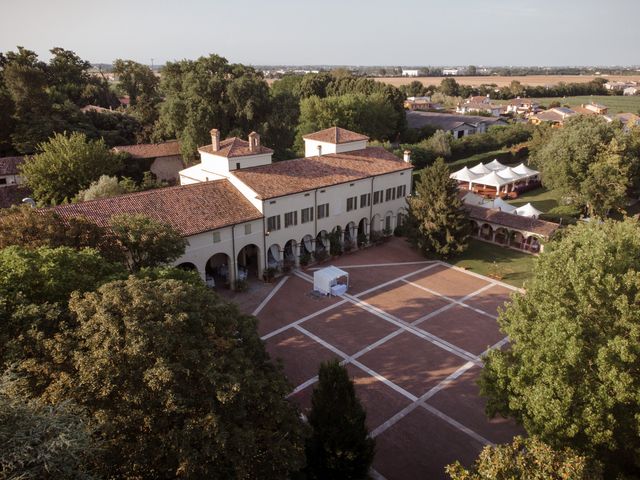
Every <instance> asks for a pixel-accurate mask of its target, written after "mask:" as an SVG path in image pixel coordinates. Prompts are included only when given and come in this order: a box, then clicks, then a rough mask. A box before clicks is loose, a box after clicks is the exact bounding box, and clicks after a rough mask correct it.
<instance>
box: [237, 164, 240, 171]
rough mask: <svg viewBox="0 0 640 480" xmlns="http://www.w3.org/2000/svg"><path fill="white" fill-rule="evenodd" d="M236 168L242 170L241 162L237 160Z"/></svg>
mask: <svg viewBox="0 0 640 480" xmlns="http://www.w3.org/2000/svg"><path fill="white" fill-rule="evenodd" d="M236 170H240V162H236Z"/></svg>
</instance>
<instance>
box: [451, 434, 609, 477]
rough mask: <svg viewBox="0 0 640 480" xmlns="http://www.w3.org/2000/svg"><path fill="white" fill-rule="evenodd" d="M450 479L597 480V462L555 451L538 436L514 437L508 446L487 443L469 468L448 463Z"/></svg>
mask: <svg viewBox="0 0 640 480" xmlns="http://www.w3.org/2000/svg"><path fill="white" fill-rule="evenodd" d="M447 473H448V474H449V477H450V478H451V480H507V479H514V480H515V479H523V480H524V479H526V480H565V479H568V478H570V479H571V480H598V479H602V478H604V477H603V476H602V471H601V469H600V468H599V466H598V465H597V464H594V463H593V462H591V461H590V460H589V459H588V458H587V457H584V456H581V455H579V454H577V453H576V452H574V451H573V450H571V449H569V448H565V449H562V450H554V449H553V448H551V447H550V446H549V445H546V444H545V443H543V442H541V441H540V440H539V439H537V438H535V437H533V438H527V439H523V438H522V437H515V438H514V439H513V442H512V443H510V444H507V445H498V446H495V447H492V446H487V447H485V448H484V449H483V450H482V452H481V453H480V455H479V457H478V459H477V460H476V462H475V465H474V466H473V468H472V469H471V470H467V469H465V468H464V467H463V466H462V465H461V464H460V463H459V462H456V463H454V464H453V465H449V466H448V467H447Z"/></svg>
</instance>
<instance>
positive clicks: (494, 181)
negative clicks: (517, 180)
mask: <svg viewBox="0 0 640 480" xmlns="http://www.w3.org/2000/svg"><path fill="white" fill-rule="evenodd" d="M473 183H476V184H478V185H486V186H488V187H495V188H500V187H502V186H503V185H507V184H509V183H513V179H511V178H504V177H501V176H500V174H499V173H498V172H491V173H487V174H486V175H485V176H483V177H480V178H478V179H476V180H474V181H473Z"/></svg>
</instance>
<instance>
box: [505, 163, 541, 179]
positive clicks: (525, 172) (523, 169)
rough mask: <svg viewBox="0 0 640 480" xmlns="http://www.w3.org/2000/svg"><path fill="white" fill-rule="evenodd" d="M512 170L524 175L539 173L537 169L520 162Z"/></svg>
mask: <svg viewBox="0 0 640 480" xmlns="http://www.w3.org/2000/svg"><path fill="white" fill-rule="evenodd" d="M512 170H513V171H514V172H516V173H517V174H518V175H525V176H533V175H538V174H539V173H540V172H538V171H537V170H533V169H531V168H529V167H527V166H526V165H525V164H524V163H521V164H520V165H518V166H517V167H513V168H512Z"/></svg>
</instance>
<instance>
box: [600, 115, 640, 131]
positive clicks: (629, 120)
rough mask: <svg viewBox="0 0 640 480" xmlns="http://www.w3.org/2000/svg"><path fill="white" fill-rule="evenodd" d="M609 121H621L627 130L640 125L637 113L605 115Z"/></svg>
mask: <svg viewBox="0 0 640 480" xmlns="http://www.w3.org/2000/svg"><path fill="white" fill-rule="evenodd" d="M604 118H605V120H607V121H608V122H614V121H616V120H617V121H619V122H621V123H622V126H623V129H624V131H625V132H628V131H629V129H631V128H633V127H640V117H639V116H638V115H636V114H635V113H617V114H615V115H605V117H604Z"/></svg>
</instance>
